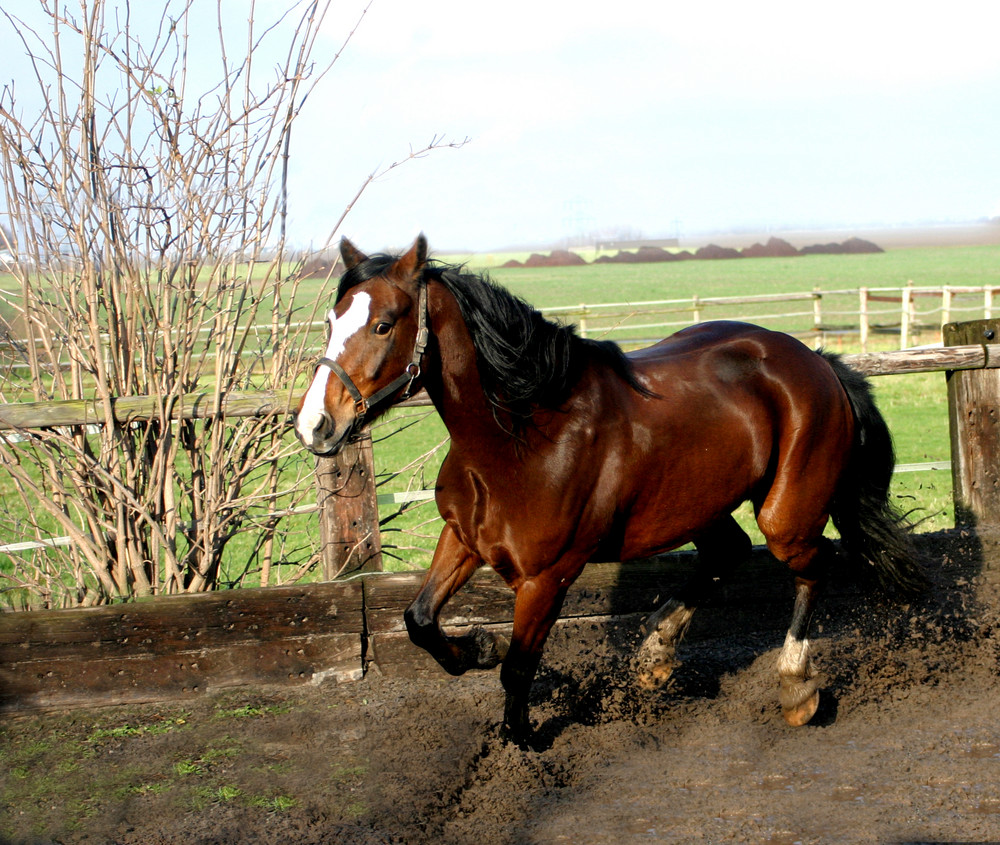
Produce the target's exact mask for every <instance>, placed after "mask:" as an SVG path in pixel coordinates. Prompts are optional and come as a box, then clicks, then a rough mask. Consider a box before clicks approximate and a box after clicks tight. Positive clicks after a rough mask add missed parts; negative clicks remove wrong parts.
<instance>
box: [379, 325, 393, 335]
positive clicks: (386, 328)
mask: <svg viewBox="0 0 1000 845" xmlns="http://www.w3.org/2000/svg"><path fill="white" fill-rule="evenodd" d="M391 331H392V323H376V324H375V334H381V335H385V334H389V332H391Z"/></svg>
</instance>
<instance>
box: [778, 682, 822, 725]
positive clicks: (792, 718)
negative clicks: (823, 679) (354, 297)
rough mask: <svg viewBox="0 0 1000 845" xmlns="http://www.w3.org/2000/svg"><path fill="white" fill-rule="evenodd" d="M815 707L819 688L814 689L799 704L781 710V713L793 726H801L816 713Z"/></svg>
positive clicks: (817, 703)
mask: <svg viewBox="0 0 1000 845" xmlns="http://www.w3.org/2000/svg"><path fill="white" fill-rule="evenodd" d="M817 709H819V690H816V691H815V692H814V693H813V694H812V695H811V696H809V698H807V699H806V700H805V701H803V702H802V703H801V704H799V705H797V706H795V707H789V708H788V709H787V710H782V711H781V715H782V716H784V717H785V721H786V722H788V724H789V725H791V726H792V727H793V728H801V727H802V726H803V725H805V724H807V723H808V722H809V720H810V719H812V717H813V716H815V715H816V710H817Z"/></svg>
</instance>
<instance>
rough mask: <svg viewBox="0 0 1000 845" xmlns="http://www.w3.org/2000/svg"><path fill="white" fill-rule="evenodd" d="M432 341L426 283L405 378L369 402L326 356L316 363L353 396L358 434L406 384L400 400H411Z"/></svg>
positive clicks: (420, 299) (384, 388)
mask: <svg viewBox="0 0 1000 845" xmlns="http://www.w3.org/2000/svg"><path fill="white" fill-rule="evenodd" d="M429 338H430V332H429V331H428V329H427V283H426V282H424V283H421V285H420V293H419V295H418V297H417V339H416V341H414V344H413V356H412V357H411V358H410V363H409V364H407V365H406V369H404V370H403V373H402V375H400V376H399V377H398V378H396V379H393V380H392V381H391V382H389V384H387V385H386V386H385V387H383V388H382V389H381V390H377V391H376V392H375V393H373V394H372V395H371V396H369V397H368V398H367V399H366V398H365V397H364V396H362V395H361V391H360V390H358V386H357V385H356V384H355V383H354V381H353V380H352V379H351V377H350V376H349V375H348V374H347V371H346V370H345V369H344V368H343V367H341V366H340V364H338V363H337V362H336V361H334V360H333V359H331V358H327V357H326V356H323V357H322V358H320V359H319V360H318V361H317V362H316V366H317V367H319V366H324V367H329V368H330V370H331V371H332V372H333V373H334V375H336V376H337V378H339V379H340V380H341V382H342V383H343V385H344V387H345V388H346V390H347V392H348V393H350V394H351V398H352V399H353V400H354V427H353V429H354V432H355V433H356V432H357V431H359V430H360V429H362V428H363V427H364V425H365V423H366V422H367V419H368V416H369V414H370V413H371V411H372V410H373V409H374V408H377V407H378V406H379V405H380V404H381V403H382V402H384V401H385V400H386V399H388V398H389V397H390V396H392V394H393V393H395V392H396V391H397V390H399V388H401V387H403V385H406V389H405V390H404V391H403V393H402V395H401V396H400V397H399V398H400V401H402V400H403V399H409V398H410V395H411V393H412V388H413V382H414V380H415V379H416V378H417V377H418V376H419V375H420V360H421V359H422V358H423V356H424V351H425V350H426V349H427V341H428V339H429Z"/></svg>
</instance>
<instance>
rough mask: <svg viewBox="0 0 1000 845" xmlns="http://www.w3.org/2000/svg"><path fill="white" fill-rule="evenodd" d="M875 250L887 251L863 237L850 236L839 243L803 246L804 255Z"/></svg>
mask: <svg viewBox="0 0 1000 845" xmlns="http://www.w3.org/2000/svg"><path fill="white" fill-rule="evenodd" d="M875 252H885V250H884V249H882V247H880V246H877V245H876V244H873V243H872V242H871V241H866V240H864V239H863V238H848V239H847V240H846V241H844V242H843V243H839V244H838V243H829V244H813V245H812V246H804V247H802V254H803V255H864V254H869V253H875Z"/></svg>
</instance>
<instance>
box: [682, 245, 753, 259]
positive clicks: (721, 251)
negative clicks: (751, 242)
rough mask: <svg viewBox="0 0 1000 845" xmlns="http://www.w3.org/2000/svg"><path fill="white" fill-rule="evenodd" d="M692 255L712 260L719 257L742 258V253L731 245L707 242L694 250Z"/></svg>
mask: <svg viewBox="0 0 1000 845" xmlns="http://www.w3.org/2000/svg"><path fill="white" fill-rule="evenodd" d="M694 257H695V258H697V259H699V260H703V261H714V260H716V259H719V258H742V257H743V253H741V252H740V251H739V250H738V249H733V248H732V247H728V246H719V245H718V244H709V245H708V246H703V247H702V248H701V249H699V250H698V251H697V252H695V254H694Z"/></svg>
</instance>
